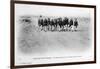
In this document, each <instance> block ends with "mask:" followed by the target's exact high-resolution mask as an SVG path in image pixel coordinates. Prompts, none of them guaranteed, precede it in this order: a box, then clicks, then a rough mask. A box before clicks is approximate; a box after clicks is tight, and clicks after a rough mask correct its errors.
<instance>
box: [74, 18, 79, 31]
mask: <svg viewBox="0 0 100 69" xmlns="http://www.w3.org/2000/svg"><path fill="white" fill-rule="evenodd" d="M74 26H75V31H76V30H77V26H78V21H77V19H75V21H74Z"/></svg>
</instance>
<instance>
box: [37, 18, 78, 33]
mask: <svg viewBox="0 0 100 69" xmlns="http://www.w3.org/2000/svg"><path fill="white" fill-rule="evenodd" d="M38 26H39V28H40V29H41V31H45V32H46V31H77V27H78V20H77V19H76V18H75V19H71V18H70V19H69V18H67V17H64V18H61V17H60V18H42V17H40V18H39V19H38Z"/></svg>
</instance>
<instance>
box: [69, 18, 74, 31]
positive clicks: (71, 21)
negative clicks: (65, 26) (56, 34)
mask: <svg viewBox="0 0 100 69" xmlns="http://www.w3.org/2000/svg"><path fill="white" fill-rule="evenodd" d="M72 26H73V20H72V19H71V20H70V22H69V31H71V29H72Z"/></svg>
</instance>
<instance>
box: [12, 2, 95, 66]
mask: <svg viewBox="0 0 100 69" xmlns="http://www.w3.org/2000/svg"><path fill="white" fill-rule="evenodd" d="M95 36H96V35H95V6H85V5H73V6H71V5H68V6H67V4H66V5H61V4H57V5H54V4H52V3H49V4H46V3H37V2H35V3H34V2H33V4H32V3H28V4H27V3H22V4H21V3H20V2H15V3H14V43H15V44H14V47H13V48H14V63H15V64H14V65H15V66H16V67H17V66H18V67H20V66H21V65H22V67H23V66H25V65H26V66H28V65H33V67H34V66H35V65H37V66H38V65H41V66H42V65H44V66H45V64H48V65H49V64H61V63H63V64H64V63H65V64H68V63H69V64H70V63H81V62H83V63H84V62H87V63H88V62H95V39H96V38H95Z"/></svg>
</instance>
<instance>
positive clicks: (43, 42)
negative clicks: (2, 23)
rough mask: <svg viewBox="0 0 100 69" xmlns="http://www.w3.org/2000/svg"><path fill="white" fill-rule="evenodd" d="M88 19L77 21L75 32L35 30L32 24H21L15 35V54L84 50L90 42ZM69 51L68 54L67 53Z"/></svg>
mask: <svg viewBox="0 0 100 69" xmlns="http://www.w3.org/2000/svg"><path fill="white" fill-rule="evenodd" d="M89 22H90V21H79V27H78V31H77V32H71V31H69V32H68V31H66V32H43V31H36V29H35V28H34V26H33V25H32V24H27V25H23V24H22V25H21V26H20V27H21V28H20V31H18V33H19V34H18V35H19V36H17V40H18V41H17V43H18V45H17V46H16V48H17V50H16V51H17V54H21V55H24V56H25V55H31V56H33V57H34V56H56V55H59V54H60V55H62V56H63V55H70V53H78V52H84V51H86V50H88V48H89V47H90V44H91V35H90V34H89V33H91V28H90V23H89ZM68 53H69V54H68Z"/></svg>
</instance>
